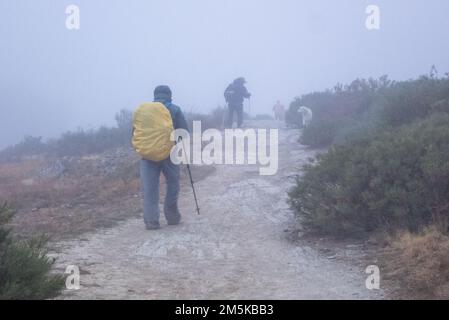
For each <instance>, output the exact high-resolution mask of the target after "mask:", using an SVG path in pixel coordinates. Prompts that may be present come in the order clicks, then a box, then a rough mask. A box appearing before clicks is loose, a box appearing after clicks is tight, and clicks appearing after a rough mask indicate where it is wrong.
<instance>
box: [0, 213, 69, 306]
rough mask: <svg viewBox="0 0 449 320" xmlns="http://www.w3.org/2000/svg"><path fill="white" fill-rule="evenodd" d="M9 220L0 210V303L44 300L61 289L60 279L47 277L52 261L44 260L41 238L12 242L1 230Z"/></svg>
mask: <svg viewBox="0 0 449 320" xmlns="http://www.w3.org/2000/svg"><path fill="white" fill-rule="evenodd" d="M11 217H12V213H11V211H10V210H9V209H8V208H7V207H6V205H4V206H2V207H0V299H1V300H11V299H14V300H15V299H26V300H31V299H47V298H52V297H55V296H57V295H58V294H59V293H60V291H61V290H62V289H63V287H64V282H65V281H64V277H62V276H60V275H56V274H52V273H51V268H52V266H53V263H54V261H53V260H51V259H49V258H48V257H47V250H46V248H45V245H46V242H47V239H46V238H44V237H39V238H34V239H31V240H27V241H25V240H21V241H19V240H16V239H14V238H13V237H12V236H11V235H10V231H9V230H8V229H6V228H5V224H6V223H8V222H9V220H10V219H11Z"/></svg>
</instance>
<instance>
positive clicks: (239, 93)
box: [224, 77, 251, 128]
mask: <svg viewBox="0 0 449 320" xmlns="http://www.w3.org/2000/svg"><path fill="white" fill-rule="evenodd" d="M245 83H246V80H245V78H243V77H240V78H237V79H235V80H234V81H233V82H232V83H231V84H230V85H229V86H228V87H227V88H226V90H225V93H224V96H225V99H226V102H227V103H228V117H227V119H226V127H228V128H232V123H233V118H234V112H235V113H237V126H238V127H239V128H240V127H241V126H242V124H243V101H244V99H245V98H246V99H249V98H250V97H251V94H250V93H249V92H248V90H247V89H246V87H245Z"/></svg>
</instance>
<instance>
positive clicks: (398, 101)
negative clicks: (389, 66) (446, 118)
mask: <svg viewBox="0 0 449 320" xmlns="http://www.w3.org/2000/svg"><path fill="white" fill-rule="evenodd" d="M448 98H449V79H447V78H444V79H438V78H431V77H427V76H422V77H420V78H419V79H418V80H410V81H404V82H397V83H395V84H393V85H392V86H391V87H390V88H389V90H384V91H383V92H382V93H381V95H380V96H379V98H378V99H380V101H382V106H383V107H382V110H381V118H382V122H383V123H384V124H385V125H386V126H391V127H397V126H400V125H403V124H407V123H411V122H413V121H415V120H417V119H421V118H424V117H426V116H428V115H430V114H431V113H433V112H435V111H445V112H447V111H448V109H447V108H446V109H444V108H443V109H441V110H438V107H437V106H436V105H435V104H437V103H438V102H440V103H443V106H444V101H446V102H447V100H445V99H448Z"/></svg>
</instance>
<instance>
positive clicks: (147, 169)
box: [140, 86, 189, 230]
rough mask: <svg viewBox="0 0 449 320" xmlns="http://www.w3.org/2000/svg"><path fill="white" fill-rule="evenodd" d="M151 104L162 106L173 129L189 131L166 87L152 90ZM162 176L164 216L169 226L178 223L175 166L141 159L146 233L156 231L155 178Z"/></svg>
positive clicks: (157, 217) (157, 213)
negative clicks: (168, 113) (156, 103)
mask: <svg viewBox="0 0 449 320" xmlns="http://www.w3.org/2000/svg"><path fill="white" fill-rule="evenodd" d="M154 102H160V103H162V104H163V105H164V106H165V107H166V108H167V109H168V111H170V115H171V118H172V121H173V127H174V129H185V130H187V131H189V129H188V126H187V121H186V119H185V117H184V114H183V112H182V110H181V108H180V107H178V106H177V105H175V104H173V103H172V92H171V90H170V88H169V87H168V86H158V87H156V89H155V90H154ZM161 172H162V173H163V175H164V176H165V180H166V185H167V193H166V195H165V203H164V214H165V218H166V220H167V223H168V224H169V225H176V224H178V223H179V222H180V221H181V214H180V212H179V209H178V196H179V189H180V186H179V178H180V169H179V165H175V164H174V163H173V162H172V161H171V159H170V157H168V158H167V159H165V160H162V161H151V160H145V159H142V160H141V162H140V179H141V184H142V190H143V200H144V221H145V225H146V228H147V229H148V230H154V229H159V227H160V224H159V176H160V174H161Z"/></svg>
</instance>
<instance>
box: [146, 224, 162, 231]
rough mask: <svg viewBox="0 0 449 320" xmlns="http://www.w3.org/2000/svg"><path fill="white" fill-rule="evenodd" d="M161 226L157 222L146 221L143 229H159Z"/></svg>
mask: <svg viewBox="0 0 449 320" xmlns="http://www.w3.org/2000/svg"><path fill="white" fill-rule="evenodd" d="M160 228H161V226H160V225H159V223H147V224H145V229H147V230H157V229H160Z"/></svg>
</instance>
